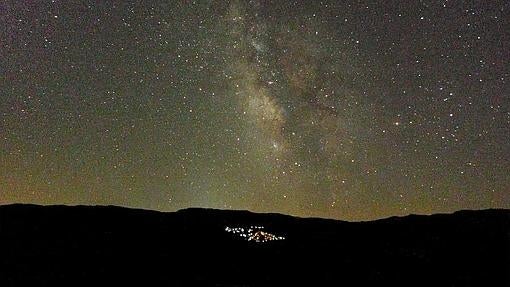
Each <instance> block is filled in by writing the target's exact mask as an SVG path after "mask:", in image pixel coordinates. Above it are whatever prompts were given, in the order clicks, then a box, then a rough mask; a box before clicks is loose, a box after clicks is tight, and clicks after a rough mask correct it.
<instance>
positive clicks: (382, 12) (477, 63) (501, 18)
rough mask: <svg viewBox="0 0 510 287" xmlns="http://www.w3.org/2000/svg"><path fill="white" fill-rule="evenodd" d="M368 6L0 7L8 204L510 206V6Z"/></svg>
mask: <svg viewBox="0 0 510 287" xmlns="http://www.w3.org/2000/svg"><path fill="white" fill-rule="evenodd" d="M142 2H143V3H142ZM155 2H156V3H155ZM373 2H374V1H352V2H351V1H235V0H233V1H223V0H221V1H220V0H218V1H140V2H138V1H137V2H130V1H102V0H101V1H99V0H97V1H76V0H72V1H29V0H23V1H20V0H6V1H2V2H1V3H0V204H9V203H17V202H23V203H25V202H26V203H37V204H73V205H74V204H87V205H89V204H90V205H93V204H101V205H105V204H111V205H121V206H129V207H136V208H145V209H156V210H162V211H174V210H178V209H182V208H187V207H197V206H198V207H211V208H222V209H248V210H252V211H256V212H278V213H286V214H292V215H298V216H316V217H331V218H338V219H345V220H367V219H375V218H381V217H387V216H392V215H406V214H410V213H419V214H430V213H439V212H451V211H455V210H459V209H482V208H510V143H509V139H510V104H509V103H510V101H509V96H510V87H509V77H510V64H509V60H510V32H509V31H510V29H509V27H510V15H509V10H510V3H509V2H508V1H473V2H471V1H469V2H470V4H465V3H464V4H461V1H447V0H444V1H377V3H373ZM462 2H463V1H462Z"/></svg>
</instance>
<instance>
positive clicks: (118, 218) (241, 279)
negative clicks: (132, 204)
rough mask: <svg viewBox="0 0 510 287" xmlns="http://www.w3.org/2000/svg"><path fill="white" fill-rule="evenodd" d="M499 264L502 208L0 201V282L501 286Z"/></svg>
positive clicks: (509, 257) (505, 244) (508, 247)
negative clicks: (372, 216)
mask: <svg viewBox="0 0 510 287" xmlns="http://www.w3.org/2000/svg"><path fill="white" fill-rule="evenodd" d="M509 270H510V210H503V209H499V210H495V209H492V210H481V211H459V212H455V213H453V214H438V215H430V216H422V215H420V216H418V215H411V216H407V217H392V218H387V219H381V220H376V221H370V222H345V221H337V220H331V219H318V218H296V217H291V216H287V215H281V214H257V213H251V212H247V211H226V210H213V209H197V208H193V209H185V210H181V211H177V212H171V213H163V212H155V211H148V210H136V209H128V208H120V207H113V206H97V207H88V206H74V207H69V206H36V205H18V204H16V205H5V206H0V286H21V285H29V284H30V285H38V286H39V285H54V284H70V285H90V284H104V283H110V284H128V283H129V284H132V283H134V284H143V285H144V286H151V285H156V284H158V285H160V284H168V285H167V286H296V285H298V286H381V285H382V286H510V272H508V271H509ZM376 284H377V285H376ZM383 284H388V285H383Z"/></svg>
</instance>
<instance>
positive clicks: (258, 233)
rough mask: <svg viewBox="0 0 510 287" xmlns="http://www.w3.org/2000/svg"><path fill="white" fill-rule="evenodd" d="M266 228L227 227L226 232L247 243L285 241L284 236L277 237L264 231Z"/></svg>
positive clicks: (254, 226) (253, 226)
mask: <svg viewBox="0 0 510 287" xmlns="http://www.w3.org/2000/svg"><path fill="white" fill-rule="evenodd" d="M263 229H264V226H256V225H252V226H250V227H229V226H227V227H225V231H226V232H228V233H232V234H235V235H237V236H239V237H241V238H243V239H245V240H247V241H253V242H258V243H263V242H269V241H275V240H284V239H285V237H283V236H276V235H274V234H271V233H269V232H265V231H262V230H263Z"/></svg>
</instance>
